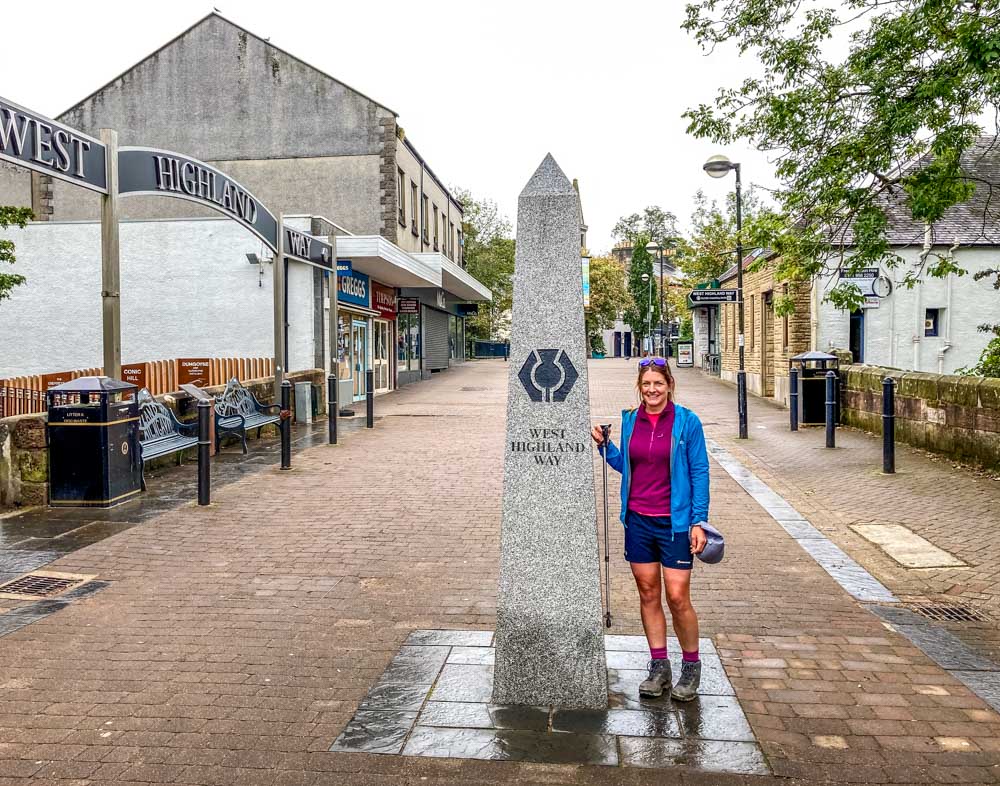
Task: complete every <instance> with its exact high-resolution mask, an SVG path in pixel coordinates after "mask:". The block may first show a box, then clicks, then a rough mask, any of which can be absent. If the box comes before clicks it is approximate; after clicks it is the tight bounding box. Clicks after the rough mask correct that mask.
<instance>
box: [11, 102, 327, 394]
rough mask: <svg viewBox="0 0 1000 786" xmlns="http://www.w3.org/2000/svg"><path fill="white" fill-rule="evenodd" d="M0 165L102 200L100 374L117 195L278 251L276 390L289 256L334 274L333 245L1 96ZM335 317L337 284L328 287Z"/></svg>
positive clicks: (115, 324) (116, 367)
mask: <svg viewBox="0 0 1000 786" xmlns="http://www.w3.org/2000/svg"><path fill="white" fill-rule="evenodd" d="M0 160H3V161H8V162H10V163H12V164H15V165H17V166H21V167H24V168H26V169H30V170H32V171H35V172H39V173H41V174H44V175H49V176H51V177H55V178H58V179H60V180H64V181H66V182H68V183H72V184H74V185H77V186H80V187H82V188H87V189H90V190H91V191H96V192H97V193H99V194H101V195H102V199H101V284H102V287H101V299H102V312H103V337H104V347H103V357H104V373H105V374H106V375H107V376H110V377H113V378H115V379H117V378H119V377H120V376H121V303H120V293H119V284H120V280H121V275H120V261H119V256H120V254H119V242H118V197H119V196H130V195H132V196H138V195H143V194H145V195H150V196H166V197H174V198H178V199H186V200H188V201H191V202H195V203H198V204H201V205H204V206H206V207H209V208H212V209H213V210H217V211H218V212H220V213H222V214H223V215H225V216H227V217H228V218H231V219H233V220H235V221H237V222H238V223H240V224H242V225H243V226H244V227H245V228H246V229H247V230H249V231H250V232H252V233H253V234H254V235H256V236H257V237H258V238H260V240H261V241H262V242H263V243H264V244H265V245H266V246H267V247H268V248H270V249H271V250H272V251H273V252H274V253H275V259H277V260H281V261H282V262H281V264H275V265H274V331H275V338H274V354H275V386H276V388H277V386H278V385H279V384H280V382H281V376H282V374H283V372H284V370H285V369H284V366H285V354H286V353H285V329H286V325H285V321H286V314H285V310H286V308H285V280H286V270H285V267H286V264H287V261H288V260H289V259H293V260H295V261H298V262H303V263H305V264H308V265H313V266H315V267H319V268H323V269H324V270H328V271H332V270H333V260H334V257H335V254H334V250H333V247H332V246H331V245H330V244H329V243H326V242H325V241H323V240H320V239H319V238H316V237H313V236H312V235H308V234H306V233H304V232H298V231H296V230H294V229H291V228H290V227H285V226H284V225H283V221H282V217H281V216H280V214H279V215H278V216H277V217H276V216H275V214H274V213H272V212H271V211H270V210H268V209H267V208H266V207H264V205H263V204H261V202H260V200H259V199H257V198H256V197H255V196H254V195H253V194H252V193H251V192H250V191H249V190H248V189H246V188H244V187H243V186H242V185H241V184H240V183H238V182H237V181H235V180H233V179H232V178H231V177H229V176H228V175H227V174H225V173H224V172H222V171H221V170H219V169H216V168H215V167H213V166H211V165H209V164H206V163H204V162H203V161H198V160H197V159H194V158H191V157H189V156H185V155H183V154H181V153H173V152H170V151H166V150H157V149H155V148H143V147H123V148H120V149H119V147H118V134H117V132H115V131H113V130H110V129H102V130H101V138H100V139H95V138H94V137H91V136H88V135H86V134H84V133H82V132H80V131H77V130H76V129H75V128H71V127H70V126H67V125H65V124H63V123H59V122H57V121H55V120H52V119H50V118H48V117H45V116H44V115H41V114H38V113H37V112H33V111H31V110H29V109H25V108H24V107H22V106H20V105H18V104H15V103H14V102H12V101H8V100H7V99H5V98H2V97H0ZM334 275H335V274H334ZM331 293H332V298H333V302H332V303H331V308H332V309H333V311H332V313H333V314H334V315H335V314H336V311H335V309H336V286H333V287H331Z"/></svg>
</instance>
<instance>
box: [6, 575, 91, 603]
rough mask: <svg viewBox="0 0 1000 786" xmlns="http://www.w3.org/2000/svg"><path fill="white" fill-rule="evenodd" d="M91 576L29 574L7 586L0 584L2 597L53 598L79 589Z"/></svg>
mask: <svg viewBox="0 0 1000 786" xmlns="http://www.w3.org/2000/svg"><path fill="white" fill-rule="evenodd" d="M90 578H91V577H90V576H74V575H71V574H67V573H41V572H36V573H29V574H28V575H26V576H21V577H20V578H16V579H14V580H13V581H8V582H7V583H6V584H0V596H3V597H16V598H51V597H52V596H53V595H60V594H62V593H63V592H65V591H66V590H69V589H74V588H75V587H79V586H80V585H81V584H83V583H85V582H86V581H88V580H89V579H90Z"/></svg>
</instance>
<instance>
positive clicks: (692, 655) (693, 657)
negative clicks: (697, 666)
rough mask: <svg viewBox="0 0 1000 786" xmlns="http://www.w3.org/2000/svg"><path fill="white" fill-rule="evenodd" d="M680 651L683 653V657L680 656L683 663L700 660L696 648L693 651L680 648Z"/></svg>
mask: <svg viewBox="0 0 1000 786" xmlns="http://www.w3.org/2000/svg"><path fill="white" fill-rule="evenodd" d="M682 652H683V653H684V657H683V658H682V660H683V661H684V663H698V661H700V660H701V658H699V657H698V650H695V651H694V652H687V651H686V650H682Z"/></svg>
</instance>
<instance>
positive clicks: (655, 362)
mask: <svg viewBox="0 0 1000 786" xmlns="http://www.w3.org/2000/svg"><path fill="white" fill-rule="evenodd" d="M650 363H652V364H653V365H654V366H660V367H663V366H665V365H667V359H666V358H643V359H642V360H640V361H639V368H646V366H648V365H649V364H650Z"/></svg>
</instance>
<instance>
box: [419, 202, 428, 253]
mask: <svg viewBox="0 0 1000 786" xmlns="http://www.w3.org/2000/svg"><path fill="white" fill-rule="evenodd" d="M420 202H421V207H422V208H423V209H422V210H421V211H420V235H421V237H422V239H423V241H424V242H425V243H426V242H428V241H427V221H428V218H427V213H428V210H427V208H428V206H429V203H430V199H428V198H427V194H423V195H422V198H421V200H420Z"/></svg>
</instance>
